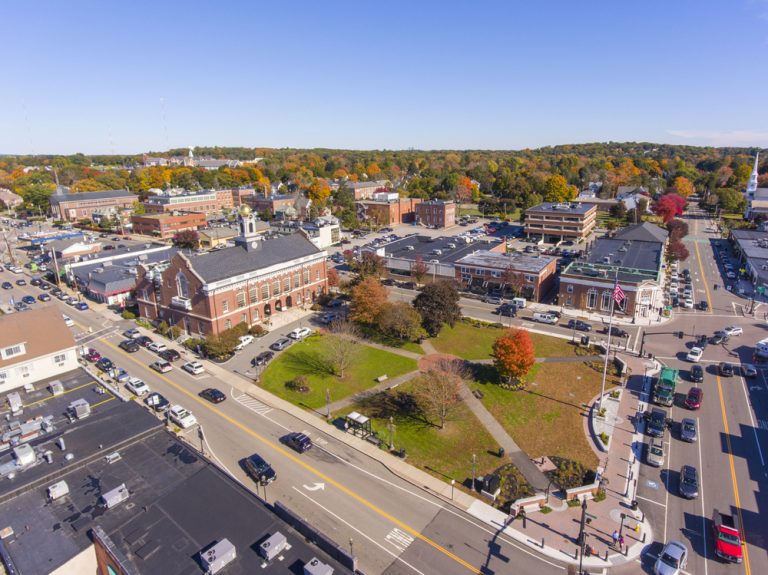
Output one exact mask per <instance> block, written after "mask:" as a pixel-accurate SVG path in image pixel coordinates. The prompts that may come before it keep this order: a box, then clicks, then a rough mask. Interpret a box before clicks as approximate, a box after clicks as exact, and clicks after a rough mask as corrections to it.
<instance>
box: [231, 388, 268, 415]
mask: <svg viewBox="0 0 768 575" xmlns="http://www.w3.org/2000/svg"><path fill="white" fill-rule="evenodd" d="M233 398H234V400H235V401H237V402H238V403H239V404H240V405H244V406H245V407H247V408H248V409H250V410H251V411H253V412H255V413H258V414H259V415H266V414H268V413H269V412H270V411H272V408H271V407H269V406H268V405H265V404H263V403H261V402H260V401H259V400H258V399H256V398H255V397H251V396H250V395H248V394H247V393H244V394H243V395H235V396H233Z"/></svg>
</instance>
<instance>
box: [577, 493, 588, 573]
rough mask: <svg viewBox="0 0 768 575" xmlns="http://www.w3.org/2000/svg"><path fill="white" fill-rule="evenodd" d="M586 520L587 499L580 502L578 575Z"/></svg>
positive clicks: (582, 556)
mask: <svg viewBox="0 0 768 575" xmlns="http://www.w3.org/2000/svg"><path fill="white" fill-rule="evenodd" d="M586 522H587V500H586V499H584V500H583V501H582V502H581V522H580V524H579V575H582V573H583V570H582V564H583V563H582V562H583V559H584V547H585V544H586V542H587V536H586V533H585V532H584V526H585V525H586Z"/></svg>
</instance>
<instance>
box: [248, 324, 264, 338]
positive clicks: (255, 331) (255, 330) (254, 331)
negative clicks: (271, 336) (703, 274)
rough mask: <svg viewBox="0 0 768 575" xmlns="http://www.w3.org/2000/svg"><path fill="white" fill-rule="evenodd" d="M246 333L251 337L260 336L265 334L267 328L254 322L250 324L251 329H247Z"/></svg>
mask: <svg viewBox="0 0 768 575" xmlns="http://www.w3.org/2000/svg"><path fill="white" fill-rule="evenodd" d="M248 333H250V334H251V335H252V336H253V337H262V336H265V335H267V329H266V328H265V327H264V326H263V325H260V324H254V325H252V326H251V329H249V330H248Z"/></svg>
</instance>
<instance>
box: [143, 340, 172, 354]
mask: <svg viewBox="0 0 768 575" xmlns="http://www.w3.org/2000/svg"><path fill="white" fill-rule="evenodd" d="M147 349H148V350H149V351H154V352H155V353H160V352H161V351H165V350H166V349H168V346H167V345H165V344H164V343H162V342H160V341H153V342H152V343H150V344H149V345H148V346H147Z"/></svg>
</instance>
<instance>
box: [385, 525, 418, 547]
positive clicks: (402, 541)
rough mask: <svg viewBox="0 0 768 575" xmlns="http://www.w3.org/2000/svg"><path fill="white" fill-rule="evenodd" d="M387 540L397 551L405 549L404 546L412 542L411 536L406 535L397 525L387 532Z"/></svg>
mask: <svg viewBox="0 0 768 575" xmlns="http://www.w3.org/2000/svg"><path fill="white" fill-rule="evenodd" d="M385 539H386V540H387V541H389V542H390V543H391V544H392V546H393V547H395V548H396V549H397V550H398V551H400V552H403V551H405V550H406V548H407V547H408V546H409V545H410V544H411V543H413V537H411V536H410V535H408V534H407V533H406V532H405V531H401V530H400V529H398V528H397V527H395V528H394V529H393V530H392V531H390V532H389V533H387V536H386V538H385Z"/></svg>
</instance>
